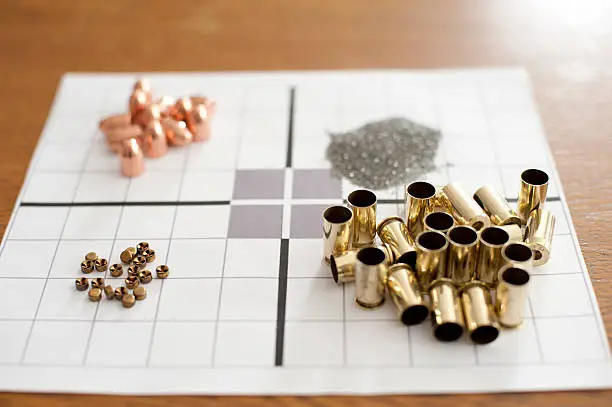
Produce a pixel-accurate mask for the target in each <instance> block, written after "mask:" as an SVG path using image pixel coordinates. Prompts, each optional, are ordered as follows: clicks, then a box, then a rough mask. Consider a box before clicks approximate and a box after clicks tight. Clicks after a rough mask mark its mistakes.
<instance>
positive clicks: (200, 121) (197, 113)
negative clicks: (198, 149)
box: [186, 105, 210, 141]
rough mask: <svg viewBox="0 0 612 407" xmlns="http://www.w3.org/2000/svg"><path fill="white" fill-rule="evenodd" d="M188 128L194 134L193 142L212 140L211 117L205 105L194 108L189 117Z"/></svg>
mask: <svg viewBox="0 0 612 407" xmlns="http://www.w3.org/2000/svg"><path fill="white" fill-rule="evenodd" d="M186 123H187V128H188V129H189V131H190V132H191V134H193V141H206V140H208V139H209V138H210V116H209V114H208V110H207V109H206V106H204V105H196V106H194V107H193V110H192V111H191V114H190V115H188V116H187V122H186Z"/></svg>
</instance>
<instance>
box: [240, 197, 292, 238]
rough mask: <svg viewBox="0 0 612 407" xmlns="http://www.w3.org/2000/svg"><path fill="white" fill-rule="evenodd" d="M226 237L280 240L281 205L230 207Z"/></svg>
mask: <svg viewBox="0 0 612 407" xmlns="http://www.w3.org/2000/svg"><path fill="white" fill-rule="evenodd" d="M231 208H232V209H231V212H230V224H229V233H228V237H230V238H250V239H256V238H280V237H281V235H282V222H283V207H282V205H232V207H231Z"/></svg>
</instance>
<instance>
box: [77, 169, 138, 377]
mask: <svg viewBox="0 0 612 407" xmlns="http://www.w3.org/2000/svg"><path fill="white" fill-rule="evenodd" d="M130 183H131V180H130ZM127 191H128V190H127V189H126V192H125V194H126V195H127ZM122 217H123V207H121V209H120V210H119V216H118V220H117V226H116V227H115V235H114V237H113V244H112V246H111V252H110V255H109V257H108V258H109V267H110V259H111V258H112V255H113V250H114V249H115V246H116V245H115V242H116V241H117V234H118V233H119V227H120V226H121V218H122ZM107 276H108V267H107V269H106V271H105V272H104V278H105V279H106V277H107ZM102 296H103V297H104V292H102ZM99 310H100V301H98V302H96V309H95V311H94V315H93V320H92V321H91V326H90V327H89V335H88V336H87V345H85V352H84V353H83V363H82V364H83V365H85V364H86V363H87V355H88V353H89V349H90V347H91V338H92V337H93V333H94V327H95V325H96V321H97V319H98V311H99Z"/></svg>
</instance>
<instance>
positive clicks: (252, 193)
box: [233, 169, 285, 199]
mask: <svg viewBox="0 0 612 407" xmlns="http://www.w3.org/2000/svg"><path fill="white" fill-rule="evenodd" d="M284 192H285V170H280V169H279V170H238V171H236V178H235V179H234V195H233V197H234V199H282V198H283V197H284Z"/></svg>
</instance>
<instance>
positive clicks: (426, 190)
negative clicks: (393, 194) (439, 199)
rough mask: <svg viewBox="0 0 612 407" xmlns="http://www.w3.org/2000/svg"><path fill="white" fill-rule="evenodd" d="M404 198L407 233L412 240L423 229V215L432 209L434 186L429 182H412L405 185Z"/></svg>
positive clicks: (434, 193)
mask: <svg viewBox="0 0 612 407" xmlns="http://www.w3.org/2000/svg"><path fill="white" fill-rule="evenodd" d="M404 199H405V201H404V202H405V205H406V226H407V227H408V235H409V236H410V238H411V239H412V242H414V241H415V239H416V237H417V236H418V234H419V233H421V232H422V231H423V228H424V227H423V223H424V221H425V216H427V214H429V213H430V212H433V210H434V206H435V203H436V187H435V186H433V185H432V184H430V183H429V182H424V181H416V182H413V183H411V184H409V185H407V186H406V190H405V195H404Z"/></svg>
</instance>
